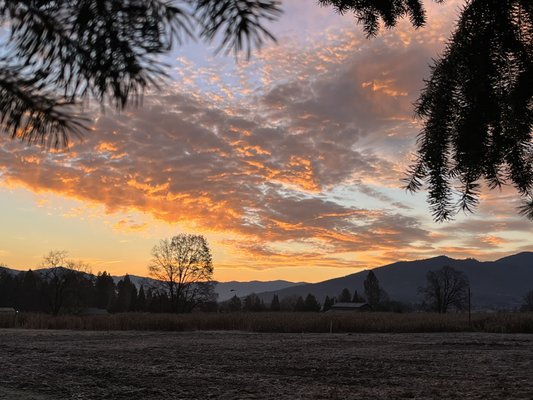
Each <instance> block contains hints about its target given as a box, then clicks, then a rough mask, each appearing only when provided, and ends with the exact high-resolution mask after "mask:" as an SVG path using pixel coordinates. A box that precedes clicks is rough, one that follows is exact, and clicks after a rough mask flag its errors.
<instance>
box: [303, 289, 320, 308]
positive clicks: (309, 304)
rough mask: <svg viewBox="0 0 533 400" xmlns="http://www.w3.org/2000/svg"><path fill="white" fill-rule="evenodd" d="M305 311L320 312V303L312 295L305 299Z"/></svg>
mask: <svg viewBox="0 0 533 400" xmlns="http://www.w3.org/2000/svg"><path fill="white" fill-rule="evenodd" d="M305 311H314V312H317V311H320V303H319V302H318V301H317V299H316V297H315V296H313V295H312V294H311V293H309V294H308V295H307V297H306V298H305Z"/></svg>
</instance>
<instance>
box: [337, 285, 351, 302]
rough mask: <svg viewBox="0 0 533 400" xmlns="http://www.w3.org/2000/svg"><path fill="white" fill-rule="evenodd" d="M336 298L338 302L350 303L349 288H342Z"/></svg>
mask: <svg viewBox="0 0 533 400" xmlns="http://www.w3.org/2000/svg"><path fill="white" fill-rule="evenodd" d="M337 300H338V302H339V303H350V302H351V301H352V294H351V293H350V289H348V288H344V289H342V291H341V293H340V294H339V298H338V299H337Z"/></svg>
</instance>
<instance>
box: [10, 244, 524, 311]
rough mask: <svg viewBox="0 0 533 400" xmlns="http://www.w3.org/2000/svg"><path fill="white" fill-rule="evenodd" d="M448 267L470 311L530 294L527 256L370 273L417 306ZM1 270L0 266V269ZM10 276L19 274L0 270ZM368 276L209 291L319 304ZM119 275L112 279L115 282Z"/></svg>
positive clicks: (439, 260)
mask: <svg viewBox="0 0 533 400" xmlns="http://www.w3.org/2000/svg"><path fill="white" fill-rule="evenodd" d="M445 265H448V266H450V267H452V268H454V269H456V270H458V271H462V272H464V273H465V274H466V276H467V277H468V279H469V281H470V286H471V290H472V304H473V307H474V308H475V309H513V308H516V307H518V306H520V304H521V303H522V299H523V296H524V295H525V294H526V293H527V292H528V291H530V290H533V252H524V253H519V254H515V255H512V256H508V257H504V258H501V259H499V260H496V261H478V260H475V259H473V258H468V259H464V260H457V259H453V258H449V257H446V256H438V257H433V258H429V259H425V260H415V261H399V262H395V263H393V264H389V265H385V266H382V267H378V268H374V269H373V271H374V273H375V274H376V277H377V278H378V280H379V282H380V285H381V287H382V288H383V289H384V290H385V291H386V292H387V293H388V295H389V297H390V298H391V299H392V300H396V301H401V302H405V303H411V304H417V303H420V302H421V301H422V297H421V295H420V294H419V288H421V287H423V286H424V285H425V283H426V275H427V273H428V271H434V270H437V269H440V268H442V267H443V266H445ZM0 269H2V267H0ZM3 269H5V270H7V271H9V272H11V273H18V272H20V271H17V270H10V269H6V268H3ZM39 271H41V272H42V271H44V270H37V272H39ZM367 274H368V271H367V270H365V271H361V272H357V273H354V274H350V275H347V276H344V277H341V278H335V279H329V280H326V281H323V282H318V283H305V282H288V281H283V280H276V281H269V282H260V281H251V282H237V281H231V282H217V284H216V286H215V292H217V293H218V300H219V301H225V300H228V299H229V298H231V297H232V296H234V295H237V296H238V297H244V296H246V295H248V294H250V293H256V294H258V295H259V297H260V298H262V299H263V300H264V301H265V303H267V304H268V303H269V302H270V301H271V299H272V297H273V296H274V295H278V296H279V298H280V299H282V298H283V297H287V296H302V297H305V296H306V295H307V294H309V293H311V294H313V295H314V296H315V297H317V299H318V300H319V301H320V302H323V301H324V299H325V297H326V296H330V297H333V296H338V295H339V293H340V292H341V291H342V289H344V288H348V289H349V290H350V291H351V292H352V293H353V292H354V290H357V291H358V292H359V294H363V293H364V289H363V282H364V280H365V278H366V276H367ZM123 277H124V276H114V277H113V278H114V280H115V282H118V281H119V280H120V279H122V278H123ZM130 279H131V280H132V282H133V283H134V284H135V285H136V286H138V287H139V286H140V285H141V284H142V285H145V286H154V285H155V284H158V282H157V281H155V280H153V279H151V278H146V277H141V276H135V275H130Z"/></svg>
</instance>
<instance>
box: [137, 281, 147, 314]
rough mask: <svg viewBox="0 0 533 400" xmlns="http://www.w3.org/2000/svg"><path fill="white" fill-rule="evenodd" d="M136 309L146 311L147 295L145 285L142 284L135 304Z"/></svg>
mask: <svg viewBox="0 0 533 400" xmlns="http://www.w3.org/2000/svg"><path fill="white" fill-rule="evenodd" d="M135 310H136V311H140V312H144V311H146V295H145V294H144V287H143V285H141V287H140V288H139V294H138V296H137V304H136V306H135Z"/></svg>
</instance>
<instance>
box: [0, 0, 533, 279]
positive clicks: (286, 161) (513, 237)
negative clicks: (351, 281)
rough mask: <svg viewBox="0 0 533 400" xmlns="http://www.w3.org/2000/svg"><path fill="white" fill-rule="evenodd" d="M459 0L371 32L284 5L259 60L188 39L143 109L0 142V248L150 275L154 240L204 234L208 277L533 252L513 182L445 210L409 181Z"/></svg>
mask: <svg viewBox="0 0 533 400" xmlns="http://www.w3.org/2000/svg"><path fill="white" fill-rule="evenodd" d="M461 4H462V2H461V1H460V0H456V1H448V2H446V3H445V4H444V5H437V4H433V3H428V24H427V26H426V27H424V28H422V29H418V30H415V29H414V28H412V27H411V26H410V25H409V24H408V23H407V22H402V23H400V24H399V25H398V27H396V28H395V29H393V30H384V31H381V33H380V34H379V35H378V37H376V38H372V39H367V38H366V37H365V36H364V33H363V32H362V27H361V26H358V25H357V24H356V22H355V20H354V18H353V17H352V16H349V15H347V16H340V15H337V14H335V13H334V12H333V10H331V9H328V8H322V7H319V6H318V5H316V4H314V2H312V1H310V0H289V1H285V2H284V3H283V10H284V14H283V16H282V17H281V19H280V20H279V21H276V22H275V23H273V24H272V25H271V30H272V32H273V33H274V35H275V36H276V38H277V43H268V44H267V45H266V46H265V47H263V48H262V49H261V51H255V52H254V53H253V54H252V57H251V58H250V59H249V60H247V59H246V57H243V56H241V57H239V58H238V59H235V58H234V57H231V56H229V57H228V56H224V55H220V54H218V55H217V54H215V51H214V50H215V48H214V46H213V45H206V44H202V43H187V44H185V45H183V46H181V47H177V48H175V49H174V50H172V52H171V53H170V54H168V55H167V56H166V57H165V62H167V63H168V65H169V66H168V71H169V75H170V78H169V79H168V80H167V82H166V83H165V85H163V86H162V87H161V88H160V89H159V90H150V91H148V92H147V93H146V94H145V96H144V102H143V105H142V107H138V108H129V109H127V110H126V111H123V112H121V113H117V112H115V111H113V110H112V109H106V110H101V109H100V108H98V109H97V110H95V111H94V112H92V111H90V112H91V114H90V115H91V118H92V120H93V124H92V127H91V131H90V132H88V133H87V134H86V135H85V137H84V139H83V141H77V140H74V142H73V143H72V145H71V147H70V149H69V150H68V151H46V150H43V149H41V148H39V147H35V146H34V147H28V146H27V145H25V144H23V143H20V142H17V141H10V140H8V139H7V137H5V136H4V138H2V139H1V141H0V238H1V239H0V263H3V264H5V265H7V266H9V267H11V268H16V269H28V268H35V267H37V266H38V265H39V264H40V262H41V259H42V257H43V255H44V254H46V253H48V251H50V250H66V251H68V253H69V255H70V257H71V258H73V259H79V260H84V261H86V262H88V263H90V264H91V266H92V269H93V272H97V271H103V270H106V271H108V272H110V273H112V274H117V275H121V274H125V273H130V274H136V275H144V276H146V275H148V269H147V265H148V264H149V262H150V257H151V249H152V248H153V246H154V245H156V244H157V243H158V242H159V240H161V239H163V238H169V237H171V236H173V235H176V234H180V233H194V234H202V235H205V236H206V238H207V239H208V241H209V243H210V247H211V250H212V253H213V261H214V267H215V274H214V278H215V279H216V280H219V281H229V280H239V281H247V280H274V279H286V280H291V281H307V282H317V281H321V280H325V279H329V278H333V277H338V276H344V275H348V274H350V273H354V272H358V271H361V270H364V269H368V268H373V267H378V266H381V265H384V264H387V263H391V262H395V261H398V260H410V259H421V258H429V257H432V256H437V255H441V254H445V255H448V256H450V257H456V258H466V257H474V258H477V259H480V260H493V259H497V258H499V257H502V256H505V255H508V254H512V253H516V252H519V251H527V250H530V251H533V245H532V242H531V237H532V236H531V234H532V233H533V223H532V222H530V221H527V220H525V219H524V218H522V217H520V216H518V214H517V211H516V208H517V206H518V201H519V199H518V197H517V195H516V192H515V191H514V190H513V189H512V188H504V189H503V190H502V191H484V193H483V195H482V199H481V205H480V207H479V209H478V210H477V212H476V213H475V214H468V215H464V214H459V215H457V217H456V218H455V220H454V221H452V222H446V223H434V222H433V221H432V219H431V215H430V211H429V209H428V206H427V203H426V193H425V192H424V191H422V192H420V193H418V194H415V195H412V194H410V193H407V192H406V191H405V190H403V189H402V181H401V180H402V178H404V177H405V171H406V169H407V167H408V166H409V164H410V163H411V162H412V160H413V156H414V153H415V151H416V136H417V133H418V132H419V131H420V128H421V125H420V121H418V120H416V119H415V117H414V113H413V103H414V102H415V101H416V99H417V97H418V95H419V93H420V90H421V89H422V88H423V81H424V79H425V78H427V77H428V76H429V71H430V69H429V65H430V64H431V62H432V59H435V58H437V57H438V55H439V52H441V51H442V49H443V48H444V46H445V42H446V39H447V38H448V37H449V35H450V32H451V31H452V29H453V25H454V22H455V21H456V20H457V16H458V14H459V10H460V5H461Z"/></svg>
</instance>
